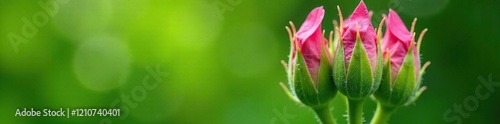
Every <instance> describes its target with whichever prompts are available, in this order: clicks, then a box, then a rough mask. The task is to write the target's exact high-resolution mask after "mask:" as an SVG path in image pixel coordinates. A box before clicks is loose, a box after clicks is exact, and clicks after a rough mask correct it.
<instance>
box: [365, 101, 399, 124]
mask: <svg viewBox="0 0 500 124" xmlns="http://www.w3.org/2000/svg"><path fill="white" fill-rule="evenodd" d="M394 110H396V108H395V107H388V106H383V105H381V104H380V103H379V104H377V110H376V111H375V115H373V118H372V122H371V123H370V124H387V121H389V118H391V115H392V112H394Z"/></svg>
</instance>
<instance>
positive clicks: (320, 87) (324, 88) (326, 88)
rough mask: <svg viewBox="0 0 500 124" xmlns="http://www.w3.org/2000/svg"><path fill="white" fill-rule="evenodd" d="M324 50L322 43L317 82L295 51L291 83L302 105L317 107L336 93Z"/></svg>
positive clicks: (300, 55)
mask: <svg viewBox="0 0 500 124" xmlns="http://www.w3.org/2000/svg"><path fill="white" fill-rule="evenodd" d="M326 51H327V50H326V48H325V47H324V45H322V52H321V59H320V67H319V72H318V80H317V81H318V82H317V83H314V81H313V79H312V78H311V75H310V73H309V70H308V69H307V64H306V62H305V60H304V58H303V57H302V53H301V52H300V51H297V55H296V57H297V58H296V62H297V63H296V64H295V73H294V81H295V82H294V83H293V84H294V90H295V95H296V96H297V98H298V99H299V100H300V101H301V102H302V103H303V104H304V105H307V106H310V107H317V106H322V105H325V104H329V102H330V101H331V100H332V99H333V98H334V97H335V95H336V92H337V90H336V88H335V86H334V83H333V79H332V77H331V75H332V69H331V64H330V61H329V59H328V56H327V53H326Z"/></svg>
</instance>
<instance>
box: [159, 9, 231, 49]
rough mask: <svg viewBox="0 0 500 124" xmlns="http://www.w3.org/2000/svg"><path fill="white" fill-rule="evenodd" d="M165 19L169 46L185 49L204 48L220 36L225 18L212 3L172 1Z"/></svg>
mask: <svg viewBox="0 0 500 124" xmlns="http://www.w3.org/2000/svg"><path fill="white" fill-rule="evenodd" d="M167 4H168V5H167V7H166V10H162V11H165V12H166V16H164V17H163V18H164V19H165V22H163V23H165V24H164V25H165V27H163V28H164V29H163V30H164V31H165V34H166V35H165V36H166V39H167V40H168V43H167V44H169V45H178V46H181V47H183V48H203V47H205V46H207V45H208V44H210V43H213V41H214V40H215V39H216V38H217V37H218V36H219V34H220V30H221V27H222V22H223V21H224V20H223V17H224V16H226V15H225V14H228V12H225V14H224V13H219V11H218V10H217V8H216V6H214V4H213V3H212V2H208V1H205V0H198V1H182V2H180V1H175V2H173V1H170V2H168V3H167Z"/></svg>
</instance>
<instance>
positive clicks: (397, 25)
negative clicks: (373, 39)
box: [382, 9, 420, 79]
mask: <svg viewBox="0 0 500 124" xmlns="http://www.w3.org/2000/svg"><path fill="white" fill-rule="evenodd" d="M385 23H386V27H387V28H386V32H385V36H384V38H383V41H384V42H383V43H382V50H383V51H384V55H387V54H388V55H389V56H390V65H391V77H392V79H396V76H397V74H398V73H399V70H400V68H401V65H402V64H403V61H404V59H405V56H406V54H407V53H408V50H409V48H410V47H412V49H413V58H414V59H413V60H414V64H415V74H418V71H420V57H419V55H418V53H417V51H418V50H417V49H416V48H415V43H411V42H413V41H412V39H413V36H412V34H411V33H410V31H408V29H407V28H406V26H405V24H404V23H403V21H402V20H401V18H400V17H399V15H398V14H397V13H396V12H394V11H393V10H392V9H390V10H389V15H388V17H387V19H386V20H385ZM387 52H388V53H387ZM416 77H417V76H416Z"/></svg>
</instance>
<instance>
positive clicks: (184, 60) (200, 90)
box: [0, 0, 500, 124]
mask: <svg viewBox="0 0 500 124" xmlns="http://www.w3.org/2000/svg"><path fill="white" fill-rule="evenodd" d="M41 1H43V2H46V1H48V0H41ZM61 1H62V0H61ZM358 2H359V1H358V0H313V1H310V0H292V1H290V0H274V1H268V0H185V1H182V0H68V2H67V3H65V4H60V5H59V11H57V12H56V13H55V16H54V17H48V18H47V19H48V23H47V24H46V25H43V26H41V27H40V28H38V32H37V33H35V36H34V37H32V38H27V39H28V42H27V43H25V44H21V45H19V46H18V50H19V51H18V52H16V51H15V50H14V47H13V46H12V44H11V42H10V40H9V39H8V37H7V35H8V34H9V33H10V32H12V33H16V34H18V35H22V32H21V30H22V28H23V25H25V23H24V22H23V21H22V18H23V17H26V18H27V19H28V20H33V19H32V17H33V15H34V14H35V13H38V12H45V11H44V9H43V8H41V7H40V6H39V4H38V1H37V0H2V1H0V122H1V123H5V124H10V123H100V122H101V120H103V117H71V118H69V119H68V118H65V117H15V116H14V114H15V111H16V109H18V108H21V109H22V108H35V109H38V110H41V109H44V108H54V109H55V108H110V106H111V104H112V103H113V101H115V100H122V99H121V96H122V95H128V96H130V95H131V93H135V94H136V95H137V92H134V91H137V90H136V89H137V88H138V87H139V88H140V87H141V86H142V85H143V83H142V82H143V79H144V77H146V76H147V75H150V72H149V71H148V70H147V69H146V68H148V67H150V68H153V70H154V69H156V67H159V69H160V70H161V72H164V73H165V74H164V75H163V76H162V77H161V79H162V80H163V81H162V82H161V83H158V86H157V87H156V88H153V89H152V90H146V94H139V95H141V96H142V97H144V99H141V100H138V101H134V103H136V104H137V106H135V107H130V106H128V107H129V111H123V112H122V115H123V114H127V115H126V116H122V117H123V119H122V118H119V117H110V118H109V119H110V120H111V121H112V122H113V123H120V124H126V123H169V124H171V123H172V124H176V123H202V124H268V123H270V124H273V123H276V124H282V123H285V124H310V123H316V122H317V121H316V118H315V117H314V115H313V113H312V111H311V110H310V109H309V108H307V107H303V106H299V105H297V104H295V103H293V102H292V101H291V100H290V99H288V98H287V97H286V95H285V93H284V92H283V91H282V89H281V88H280V87H279V85H278V82H282V81H283V82H285V81H286V77H285V72H284V69H283V68H282V66H281V64H280V62H279V61H280V60H285V59H287V53H288V51H289V40H288V34H287V33H286V30H285V28H284V27H285V26H286V25H288V21H293V22H295V24H296V25H297V26H300V24H301V23H302V22H303V21H304V19H305V18H306V16H307V14H308V13H309V11H310V10H312V9H313V8H314V7H317V6H324V8H325V9H326V15H325V18H324V21H323V29H325V30H327V31H329V30H332V27H333V26H332V23H331V21H332V20H334V19H337V20H338V15H337V10H336V6H337V5H340V7H341V8H342V10H343V13H344V16H345V17H347V16H348V15H349V13H351V12H352V10H353V9H354V8H355V6H356V5H357V4H358ZM365 2H366V4H367V6H368V8H369V9H370V10H373V11H374V13H375V15H374V18H373V24H374V25H375V26H377V25H378V23H379V20H377V18H376V17H380V15H381V13H387V11H388V8H389V7H391V8H394V9H395V10H396V11H397V12H398V13H399V14H400V16H401V18H402V19H403V20H404V22H405V23H406V25H407V27H409V26H410V23H411V21H412V20H413V18H414V17H417V18H418V22H417V26H416V31H417V32H420V31H421V30H423V29H424V28H428V29H429V32H427V35H426V36H425V38H424V42H423V45H422V50H421V53H422V61H432V65H431V66H430V68H428V71H427V73H426V74H425V76H424V78H425V79H424V83H423V85H425V86H427V87H428V89H427V91H425V92H424V93H423V95H422V96H421V98H420V99H419V100H418V101H417V102H416V103H415V104H413V105H410V106H408V107H404V108H401V109H399V110H398V111H397V112H396V113H395V114H394V115H393V117H392V119H391V120H390V123H394V124H403V123H404V124H438V123H439V124H440V123H447V121H445V119H444V117H443V116H444V115H445V112H446V111H447V110H452V109H453V106H454V104H457V105H458V104H462V105H463V104H464V100H465V99H466V98H467V97H468V96H474V95H475V90H476V87H477V86H480V85H481V83H480V80H478V77H480V76H482V77H485V78H487V77H488V76H489V75H491V77H492V80H493V81H497V82H498V81H500V42H499V40H500V35H499V31H498V29H500V23H499V22H500V8H498V7H497V6H498V5H500V2H499V1H495V0H476V1H466V0H366V1H365ZM215 7H219V9H224V11H223V12H219V11H217V9H215ZM31 22H32V21H31ZM149 81H150V83H154V82H155V80H154V78H153V77H150V80H149ZM494 88H495V89H494V91H493V92H490V96H489V97H488V98H487V99H485V100H479V101H478V103H479V104H478V107H477V108H476V109H474V110H472V111H466V113H468V114H469V116H467V117H461V116H460V115H459V114H456V113H452V114H451V116H457V117H460V118H461V119H462V122H463V123H473V124H479V123H499V122H500V119H499V118H498V116H499V115H500V106H499V105H500V99H499V98H500V97H499V96H500V93H499V92H498V91H500V87H494ZM481 92H482V93H487V92H488V90H486V89H482V90H481ZM122 103H123V102H122ZM466 104H472V102H471V103H466ZM122 105H125V106H127V105H126V104H121V103H120V104H118V106H122ZM332 106H333V107H334V109H333V111H332V112H333V113H334V116H335V117H336V118H337V121H338V122H339V123H345V120H346V118H345V117H344V116H343V115H345V114H346V112H345V111H346V110H345V103H344V100H343V99H342V97H341V96H337V97H336V98H335V100H334V101H333V102H332ZM375 106H376V105H375V102H373V101H372V100H367V102H366V103H365V110H364V115H363V116H364V117H365V120H367V122H369V120H371V117H372V115H373V113H374V111H375ZM122 110H123V109H122ZM464 110H465V109H464ZM451 116H450V117H451ZM452 123H454V122H452Z"/></svg>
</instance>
